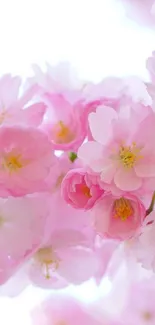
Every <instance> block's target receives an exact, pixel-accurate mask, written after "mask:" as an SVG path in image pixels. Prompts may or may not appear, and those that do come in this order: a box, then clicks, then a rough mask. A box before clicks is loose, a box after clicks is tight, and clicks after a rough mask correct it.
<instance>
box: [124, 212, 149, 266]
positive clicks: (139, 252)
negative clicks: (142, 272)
mask: <svg viewBox="0 0 155 325" xmlns="http://www.w3.org/2000/svg"><path fill="white" fill-rule="evenodd" d="M154 246H155V211H153V212H152V213H150V214H149V215H148V216H147V218H146V219H145V221H144V223H143V228H142V229H141V233H140V234H139V235H138V236H136V238H133V239H132V240H131V241H129V245H128V247H127V248H128V249H126V253H127V254H129V253H130V254H134V256H135V258H136V259H137V261H138V262H140V263H141V265H142V266H143V267H144V268H146V269H147V270H153V271H154V272H155V250H154Z"/></svg>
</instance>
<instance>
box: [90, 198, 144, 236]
mask: <svg viewBox="0 0 155 325" xmlns="http://www.w3.org/2000/svg"><path fill="white" fill-rule="evenodd" d="M145 215H146V211H145V207H144V205H143V204H142V202H141V201H140V200H139V199H138V198H137V197H136V196H133V195H130V194H126V195H124V196H122V197H114V196H113V195H112V194H110V193H107V194H106V195H104V196H103V197H102V198H100V200H98V202H97V203H96V204H95V206H94V207H93V209H92V217H93V222H94V227H95V230H96V231H97V232H98V233H99V234H101V235H102V236H106V237H110V238H114V239H120V240H125V239H128V238H131V237H133V236H135V235H136V233H137V231H138V230H139V229H140V227H141V226H142V223H143V220H144V218H145Z"/></svg>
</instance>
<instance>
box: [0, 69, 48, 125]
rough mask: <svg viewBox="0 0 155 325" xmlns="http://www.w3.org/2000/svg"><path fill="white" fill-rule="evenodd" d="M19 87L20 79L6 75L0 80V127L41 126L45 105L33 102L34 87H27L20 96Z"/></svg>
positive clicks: (20, 84)
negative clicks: (16, 125) (18, 125)
mask: <svg viewBox="0 0 155 325" xmlns="http://www.w3.org/2000/svg"><path fill="white" fill-rule="evenodd" d="M21 86H22V82H21V79H20V77H12V76H11V75H9V74H8V75H4V76H3V77H2V78H0V125H15V124H22V125H30V126H38V125H40V124H41V122H42V120H43V117H44V114H45V111H46V105H45V104H44V103H43V102H35V101H34V100H33V97H34V96H35V93H36V87H31V88H30V87H29V89H27V90H26V91H25V92H23V91H22V94H21V92H20V87H21Z"/></svg>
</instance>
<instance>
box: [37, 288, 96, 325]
mask: <svg viewBox="0 0 155 325" xmlns="http://www.w3.org/2000/svg"><path fill="white" fill-rule="evenodd" d="M32 320H33V324H34V325H101V324H102V323H101V322H99V321H98V320H96V315H95V313H94V314H93V313H92V312H91V313H90V310H89V308H88V306H86V305H82V303H80V302H79V301H76V300H75V298H73V297H71V296H67V295H64V294H61V295H60V294H54V295H53V296H51V297H50V298H48V299H47V300H46V301H44V302H43V303H42V305H40V306H39V307H37V308H35V309H34V310H33V311H32Z"/></svg>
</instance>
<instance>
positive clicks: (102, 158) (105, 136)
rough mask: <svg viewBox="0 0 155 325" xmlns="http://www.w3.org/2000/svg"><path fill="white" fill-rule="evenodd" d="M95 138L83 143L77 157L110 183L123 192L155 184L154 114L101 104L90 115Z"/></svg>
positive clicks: (151, 186) (104, 180)
mask: <svg viewBox="0 0 155 325" xmlns="http://www.w3.org/2000/svg"><path fill="white" fill-rule="evenodd" d="M89 124H90V129H91V133H92V136H93V138H94V140H95V141H88V142H87V143H84V144H83V145H82V146H81V147H80V148H79V150H78V157H79V158H81V159H82V161H83V162H84V163H85V164H86V165H88V166H89V167H90V168H91V169H92V170H93V171H95V172H97V173H99V175H100V178H101V180H102V181H103V182H105V183H107V184H111V183H112V182H114V184H115V185H116V186H117V187H118V188H119V189H121V190H123V191H134V190H138V189H140V188H141V187H142V186H143V185H144V183H145V185H146V184H147V185H148V184H150V189H151V190H152V188H153V186H155V147H154V141H153V139H154V137H155V116H154V114H153V112H152V111H150V112H149V114H148V115H147V116H144V118H141V117H140V116H139V114H137V112H135V111H133V110H132V108H129V110H128V113H127V112H125V114H124V115H123V114H120V113H118V112H116V111H115V110H114V109H113V108H111V107H106V106H105V107H104V109H103V107H98V108H97V110H96V112H95V113H91V114H90V115H89Z"/></svg>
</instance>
